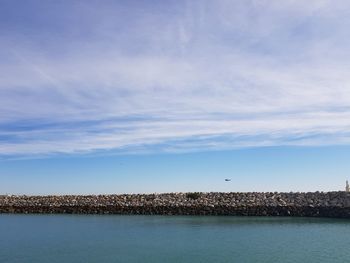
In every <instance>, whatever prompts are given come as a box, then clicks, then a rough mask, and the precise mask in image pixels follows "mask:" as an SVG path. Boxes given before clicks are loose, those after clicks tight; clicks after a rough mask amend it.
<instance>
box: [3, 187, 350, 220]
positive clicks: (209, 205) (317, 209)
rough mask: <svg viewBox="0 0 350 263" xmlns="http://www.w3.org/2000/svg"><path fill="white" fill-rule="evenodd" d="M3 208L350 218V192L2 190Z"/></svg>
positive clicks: (6, 210)
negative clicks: (25, 192)
mask: <svg viewBox="0 0 350 263" xmlns="http://www.w3.org/2000/svg"><path fill="white" fill-rule="evenodd" d="M0 213H16V214H19V213H20V214H27V213H33V214H120V215H123V214H124V215H228V216H295V217H329V218H350V193H347V192H342V191H339V192H308V193H278V192H247V193H242V192H241V193H240V192H231V193H225V192H211V193H164V194H120V195H47V196H27V195H20V196H18V195H0Z"/></svg>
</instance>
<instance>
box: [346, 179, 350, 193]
mask: <svg viewBox="0 0 350 263" xmlns="http://www.w3.org/2000/svg"><path fill="white" fill-rule="evenodd" d="M345 192H350V187H349V182H348V180H346V186H345Z"/></svg>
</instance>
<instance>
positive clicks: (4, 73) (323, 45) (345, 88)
mask: <svg viewBox="0 0 350 263" xmlns="http://www.w3.org/2000/svg"><path fill="white" fill-rule="evenodd" d="M301 3H302V2H300V1H288V2H283V4H281V2H280V1H276V2H273V1H272V2H271V1H268V2H265V3H264V2H261V1H259V2H258V1H252V2H250V3H244V4H239V3H232V2H231V1H229V2H225V1H222V2H220V3H217V2H215V4H213V3H212V2H208V3H204V2H203V3H202V4H198V5H197V4H194V3H188V4H187V6H186V8H184V9H183V11H182V9H181V8H180V9H177V8H175V7H174V10H176V11H174V12H173V13H171V14H170V15H169V17H165V16H164V15H161V14H160V13H157V12H154V13H151V14H148V13H145V12H141V11H140V10H133V9H132V8H131V9H130V10H131V11H129V12H131V15H132V16H135V17H137V18H135V21H126V20H125V21H122V19H123V18H124V19H125V18H126V17H127V16H128V14H126V15H125V17H122V18H116V17H115V16H113V12H112V13H110V12H108V11H106V10H104V9H103V8H101V9H99V10H98V11H96V12H93V11H91V10H93V7H90V8H89V9H88V10H90V11H89V12H87V11H86V9H83V10H85V12H86V13H82V14H80V15H81V16H82V17H83V18H84V16H87V15H89V16H91V21H93V23H92V22H91V24H89V23H88V22H87V23H88V24H87V25H84V24H79V25H76V27H77V28H78V29H80V30H82V29H86V28H90V30H91V31H92V32H91V33H90V34H89V35H88V36H84V37H81V36H79V34H77V35H75V34H72V33H71V32H70V33H69V34H68V33H67V32H65V31H63V33H62V35H63V36H62V39H59V40H58V41H57V43H56V42H55V41H48V43H46V45H44V46H40V45H39V43H41V42H40V41H41V40H42V38H41V37H43V38H44V40H47V39H46V38H48V39H49V40H50V36H51V35H50V34H48V35H44V34H43V36H41V35H40V32H38V35H37V36H36V35H33V36H29V37H28V36H26V37H24V36H23V35H21V34H20V32H15V33H13V32H12V33H11V32H10V33H8V32H6V34H4V37H3V38H2V39H0V47H1V49H2V51H0V52H1V53H0V58H3V59H2V60H1V62H0V125H1V126H0V128H1V129H0V140H1V141H2V143H1V144H0V154H1V155H33V154H34V155H36V154H40V155H45V154H52V153H59V152H62V153H78V152H94V151H101V150H116V151H119V150H120V151H123V152H125V151H130V152H132V151H137V149H142V150H143V151H144V150H146V151H179V150H180V151H193V150H198V149H199V150H203V149H210V150H211V149H230V148H237V147H253V146H265V145H324V144H348V143H349V134H350V118H349V117H350V116H349V115H350V109H349V105H350V78H349V76H348V72H349V63H348V60H349V56H350V55H349V54H350V53H349V51H350V49H349V48H348V47H347V45H346V43H347V41H348V40H347V31H348V30H347V28H348V24H349V22H350V19H349V18H348V17H347V16H343V15H344V13H345V11H344V10H350V9H349V6H347V4H346V3H345V2H337V3H336V4H335V3H333V2H332V3H330V2H328V1H312V2H310V3H308V4H307V5H305V6H304V3H302V4H301ZM114 8H116V9H118V7H114ZM179 10H181V11H179ZM119 11H120V10H119ZM158 11H159V10H158ZM68 13H69V12H68ZM136 14H137V15H138V16H136ZM68 15H69V14H68ZM55 19H59V18H55ZM83 20H84V19H83ZM87 21H88V20H87ZM60 22H62V21H60ZM62 23H64V21H63V22H62ZM118 23H121V25H119V24H118ZM117 25H119V27H117ZM66 26H68V25H66ZM34 29H35V28H34ZM67 31H69V30H67ZM65 33H66V34H65ZM56 37H57V36H56ZM54 40H56V38H54ZM137 41H139V42H137ZM14 43H15V44H14ZM4 50H5V51H4ZM60 52H62V54H60ZM208 136H209V137H208ZM2 138H3V139H2ZM325 138H327V141H325ZM135 149H136V150H135Z"/></svg>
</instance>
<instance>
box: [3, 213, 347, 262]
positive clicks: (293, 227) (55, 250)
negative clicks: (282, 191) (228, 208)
mask: <svg viewBox="0 0 350 263" xmlns="http://www.w3.org/2000/svg"><path fill="white" fill-rule="evenodd" d="M0 262H1V263H7V262H8V263H10V262H11V263H22V262H23V263H24V262H25V263H48V262H49V263H53V262H59V263H67V262H82V263H83V262H84V263H89V262H91V263H95V262H96V263H97V262H99V263H101V262H111V263H113V262H142V263H147V262H152V263H157V262H162V263H172V262H191V263H193V262H203V263H206V262H237V263H244V262H249V263H250V262H261V263H263V262H266V263H271V262H285V263H289V262H290V263H292V262H293V263H295V262H307V263H320V262H332V263H337V262H339V263H340V262H341V263H344V262H350V221H349V220H341V219H325V218H297V217H229V216H218V217H216V216H121V215H13V214H2V215H0Z"/></svg>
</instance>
